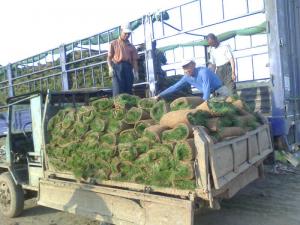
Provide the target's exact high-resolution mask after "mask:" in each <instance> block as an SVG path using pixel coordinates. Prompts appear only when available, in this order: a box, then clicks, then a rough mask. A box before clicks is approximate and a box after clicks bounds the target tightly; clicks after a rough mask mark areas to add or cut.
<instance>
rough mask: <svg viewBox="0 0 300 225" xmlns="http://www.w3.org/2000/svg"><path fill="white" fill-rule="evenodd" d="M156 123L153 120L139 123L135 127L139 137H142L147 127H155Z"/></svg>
mask: <svg viewBox="0 0 300 225" xmlns="http://www.w3.org/2000/svg"><path fill="white" fill-rule="evenodd" d="M154 124H155V121H154V120H152V119H148V120H141V121H138V122H137V123H136V124H135V125H134V130H135V132H136V133H137V135H139V136H142V134H143V132H144V130H145V129H146V128H147V127H150V126H151V125H154Z"/></svg>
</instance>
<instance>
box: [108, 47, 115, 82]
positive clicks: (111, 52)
mask: <svg viewBox="0 0 300 225" xmlns="http://www.w3.org/2000/svg"><path fill="white" fill-rule="evenodd" d="M113 57H114V48H113V46H112V43H111V44H110V45H109V49H108V54H107V66H108V74H109V76H110V77H112V76H113V71H114V70H113V63H112V59H113Z"/></svg>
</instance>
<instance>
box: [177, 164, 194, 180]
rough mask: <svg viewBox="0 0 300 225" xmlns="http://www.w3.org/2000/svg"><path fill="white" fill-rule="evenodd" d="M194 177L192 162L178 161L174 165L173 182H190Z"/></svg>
mask: <svg viewBox="0 0 300 225" xmlns="http://www.w3.org/2000/svg"><path fill="white" fill-rule="evenodd" d="M194 177H195V172H194V162H184V161H179V163H178V164H177V165H176V171H175V180H192V179H193V178H194Z"/></svg>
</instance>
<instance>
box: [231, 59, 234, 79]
mask: <svg viewBox="0 0 300 225" xmlns="http://www.w3.org/2000/svg"><path fill="white" fill-rule="evenodd" d="M230 65H231V70H232V74H231V79H232V80H233V81H235V61H234V58H233V57H232V58H231V59H230Z"/></svg>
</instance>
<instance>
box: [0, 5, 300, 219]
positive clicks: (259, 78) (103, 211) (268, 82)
mask: <svg viewBox="0 0 300 225" xmlns="http://www.w3.org/2000/svg"><path fill="white" fill-rule="evenodd" d="M237 2H238V3H239V5H240V6H241V8H242V10H240V11H238V12H234V13H233V15H232V14H231V13H232V12H231V11H228V9H229V8H230V6H229V5H228V4H229V3H228V2H223V1H221V0H220V1H219V0H216V1H215V3H216V5H217V6H218V7H216V8H217V9H218V10H217V12H216V17H214V18H211V15H210V13H208V12H210V10H211V9H210V8H209V6H208V5H206V4H205V3H204V2H203V1H200V0H195V1H191V2H188V3H185V4H182V5H179V6H175V7H173V8H171V9H167V10H164V11H161V12H158V13H156V14H151V15H145V16H143V17H142V18H139V19H138V20H135V21H132V22H131V26H132V27H134V28H135V30H134V32H133V35H132V37H131V38H132V39H131V41H132V42H133V43H134V44H135V45H136V46H137V48H138V50H139V55H140V59H141V60H140V73H139V74H140V80H139V81H138V82H137V83H135V84H134V93H135V94H137V95H140V96H153V95H154V94H155V92H156V82H157V77H156V74H155V73H154V67H155V65H154V63H153V61H154V60H153V51H154V49H152V45H151V43H152V42H153V41H154V40H155V41H157V46H158V48H159V49H160V50H161V51H163V52H164V54H165V56H166V58H167V59H168V64H167V65H165V66H163V69H164V70H165V71H166V73H167V76H168V77H173V76H175V75H178V74H180V73H181V72H182V71H181V70H180V68H179V67H178V64H179V62H180V61H181V60H182V59H184V58H191V57H193V58H194V59H196V62H197V63H198V64H205V63H206V62H207V60H208V54H207V52H208V50H207V43H206V42H205V38H204V37H205V35H206V34H207V33H210V32H213V33H216V34H220V33H221V35H218V36H219V38H220V39H221V40H222V41H224V42H227V43H229V44H230V45H231V46H232V48H233V50H234V51H233V53H234V56H235V61H236V65H237V80H236V81H237V82H236V83H237V91H238V94H239V95H240V96H241V98H243V99H244V100H245V101H246V102H248V103H249V104H252V105H253V108H254V109H255V110H256V111H259V112H261V113H262V114H263V115H264V116H265V117H266V118H268V121H265V122H264V125H263V126H261V127H260V128H258V129H257V130H254V131H253V132H249V133H247V134H246V135H243V136H241V137H238V138H235V139H232V140H230V141H225V142H222V143H219V144H213V143H212V140H211V139H210V138H209V136H208V135H207V134H206V132H205V130H203V129H201V128H197V129H195V131H194V132H195V134H194V136H195V145H196V146H197V155H198V157H199V158H198V160H197V162H198V165H197V166H196V168H197V169H198V170H199V171H200V172H199V173H198V174H197V173H196V174H195V175H196V177H197V178H196V180H197V188H196V189H195V190H194V191H185V190H177V189H168V188H156V187H149V186H147V185H140V184H132V183H130V184H128V183H118V182H111V181H107V182H103V183H101V184H97V185H95V184H93V183H88V182H83V183H81V182H77V180H76V179H75V178H74V176H72V175H70V174H65V173H60V172H57V171H52V170H51V167H50V168H49V166H48V163H49V162H48V160H47V154H46V152H45V143H46V140H47V138H46V136H47V132H46V131H45V123H46V121H47V119H46V118H47V116H49V111H48V109H49V108H51V107H52V106H51V104H54V105H55V104H61V103H63V101H65V100H67V99H69V97H70V96H72V97H71V98H72V99H76V102H75V103H76V104H80V103H81V104H84V99H86V98H87V97H84V96H90V95H92V93H93V95H95V96H101V95H109V93H110V80H109V79H108V76H107V75H108V73H107V65H106V55H107V49H108V43H109V42H110V41H111V40H113V39H114V38H116V37H117V36H118V34H119V27H114V28H112V29H110V30H107V31H104V32H101V33H99V34H96V35H94V36H92V37H88V38H85V39H82V40H79V41H75V42H72V43H69V44H66V45H65V44H63V45H61V46H59V47H58V48H55V49H51V50H49V51H46V52H43V53H40V54H38V55H35V56H32V57H29V58H27V59H24V60H21V61H18V62H16V63H13V64H9V65H7V66H5V67H1V68H0V92H1V97H2V98H3V96H5V97H8V99H7V106H6V108H8V110H7V111H5V112H4V113H5V117H6V118H7V119H6V121H5V123H3V124H7V125H8V126H7V128H6V131H5V133H7V135H6V134H5V135H4V136H5V141H6V145H5V148H4V149H5V154H2V155H3V157H2V159H1V164H0V171H1V173H2V175H1V181H0V182H1V184H2V185H1V187H2V189H1V204H2V208H3V209H4V210H2V212H6V213H4V214H6V215H7V216H16V215H19V213H20V212H21V211H22V208H23V203H24V201H23V200H24V196H23V192H24V190H25V191H26V192H30V191H31V192H34V193H38V204H40V205H44V206H48V207H52V208H55V209H59V210H64V211H68V212H72V213H75V214H81V215H85V216H89V217H91V218H95V219H98V220H101V221H106V222H108V223H114V224H168V223H169V224H193V214H194V212H195V211H197V210H198V209H199V208H200V206H201V205H202V204H208V205H209V206H210V207H214V208H218V199H221V198H225V197H227V198H230V197H232V196H233V195H234V194H235V193H236V192H238V191H239V190H240V189H241V188H243V187H245V186H246V185H248V184H249V183H250V182H252V181H253V180H255V179H257V178H259V177H261V176H263V160H264V159H265V158H266V157H267V155H268V154H269V153H271V152H272V148H273V147H272V144H273V143H274V142H275V141H277V140H278V139H279V140H281V141H282V142H284V143H286V144H287V146H288V148H289V149H291V150H292V149H293V148H297V144H298V142H299V115H298V114H299V103H298V101H299V98H298V96H299V90H298V89H299V88H298V85H297V84H298V83H299V82H298V79H299V78H298V76H297V74H298V72H299V64H298V63H297V59H298V58H299V44H298V42H297V41H296V40H297V37H298V36H297V35H299V32H292V31H298V30H299V26H298V25H299V13H298V11H297V9H298V8H299V5H300V3H299V0H293V1H283V0H276V1H271V0H265V1H263V0H261V1H258V2H257V4H255V5H254V4H253V3H252V2H250V1H237ZM230 12H231V13H230ZM191 14H193V15H194V16H193V18H198V19H197V20H196V19H195V20H193V22H191V21H190V20H188V18H190V15H191ZM262 27H263V29H261V28H262ZM228 29H230V32H228ZM47 89H50V90H51V91H50V92H48V94H47V95H45V94H41V93H40V92H39V91H42V93H44V92H43V91H45V90H47ZM34 91H38V92H36V93H33V92H34ZM104 92H105V93H104ZM20 94H22V95H21V96H20ZM47 96H48V97H47ZM58 96H60V97H58ZM58 99H60V100H58ZM56 101H57V102H56ZM59 101H60V102H61V103H59ZM72 101H73V100H72ZM50 102H51V104H50ZM75 103H72V104H75ZM26 108H27V110H26ZM33 109H34V110H33ZM29 112H30V113H29ZM15 138H16V139H15ZM29 139H31V141H28V140H29ZM24 140H25V142H29V145H27V147H26V149H24V146H26V145H24ZM19 141H20V142H21V143H22V141H23V143H22V144H18V143H19ZM28 146H29V147H28ZM22 147H23V148H22ZM19 148H20V149H19ZM2 152H4V151H2ZM220 157H225V158H226V159H228V160H226V162H224V161H222V160H219V158H220ZM100 203H101V204H100ZM129 208H130V210H127V209H129ZM170 208H172V211H171V210H170ZM158 209H159V210H158ZM137 212H138V213H137ZM174 215H177V216H174Z"/></svg>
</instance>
